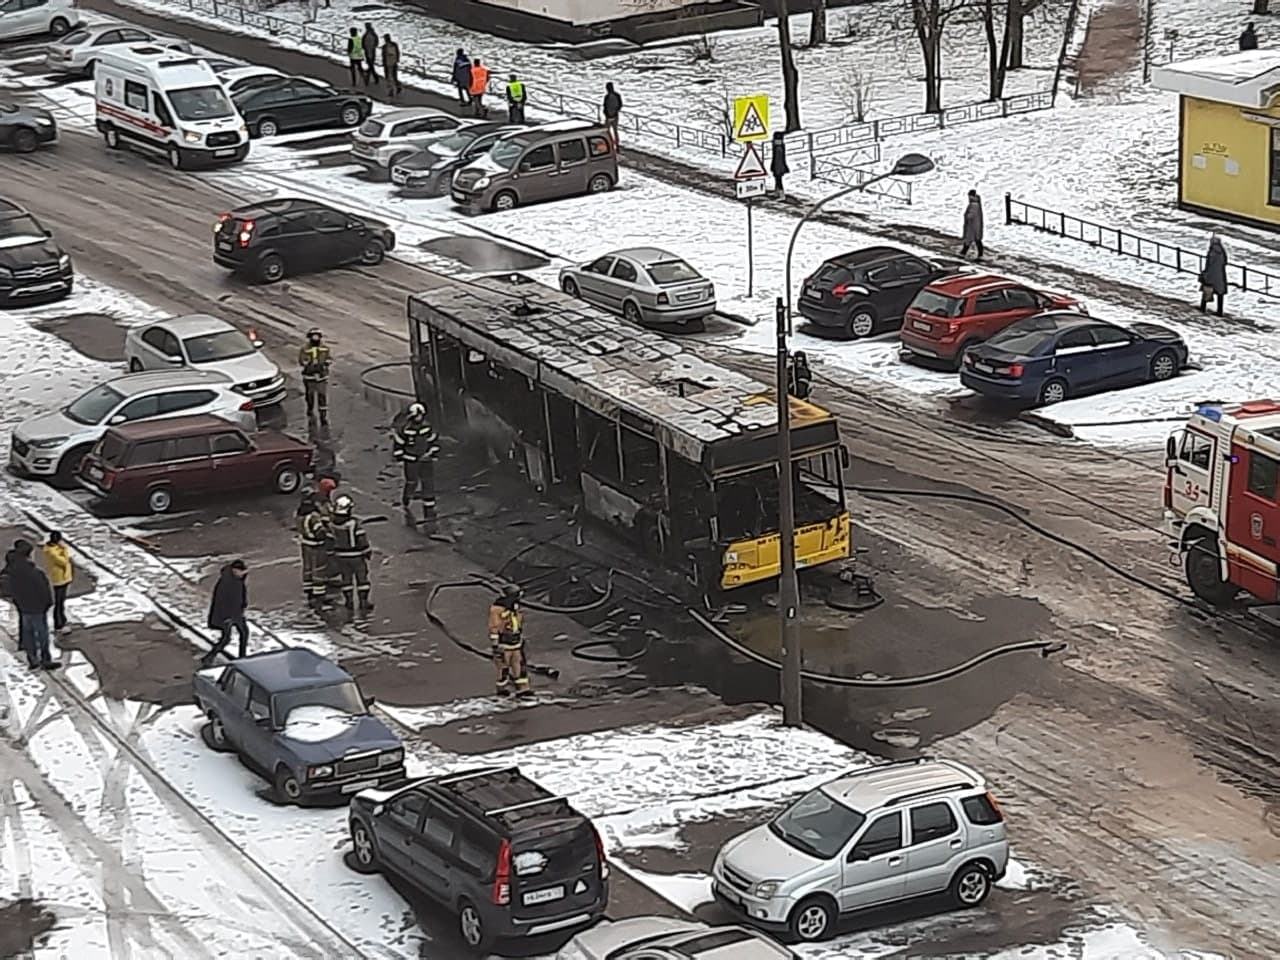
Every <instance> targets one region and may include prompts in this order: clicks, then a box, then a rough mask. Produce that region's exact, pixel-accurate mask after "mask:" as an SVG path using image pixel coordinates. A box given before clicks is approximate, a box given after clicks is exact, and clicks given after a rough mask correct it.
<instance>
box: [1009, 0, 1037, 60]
mask: <svg viewBox="0 0 1280 960" xmlns="http://www.w3.org/2000/svg"><path fill="white" fill-rule="evenodd" d="M1043 3H1044V0H1009V6H1008V7H1007V8H1006V10H1005V21H1004V29H1005V45H1006V46H1007V47H1008V50H1009V55H1008V58H1007V59H1006V61H1005V62H1006V64H1007V65H1008V69H1010V70H1020V69H1022V67H1024V66H1026V64H1025V63H1024V62H1023V57H1024V54H1023V43H1022V36H1023V27H1024V21H1025V20H1026V18H1027V16H1028V15H1029V14H1031V13H1034V12H1035V11H1036V9H1037V8H1039V7H1040V6H1041V5H1042V4H1043Z"/></svg>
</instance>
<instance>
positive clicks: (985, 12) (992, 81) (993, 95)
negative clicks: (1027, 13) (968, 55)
mask: <svg viewBox="0 0 1280 960" xmlns="http://www.w3.org/2000/svg"><path fill="white" fill-rule="evenodd" d="M982 31H983V33H985V34H986V35H987V99H988V100H999V99H1000V91H1001V87H1002V86H1003V83H1002V80H1003V78H1002V77H1001V76H1000V51H999V50H997V49H996V10H995V0H985V2H984V3H983V4H982ZM1007 35H1008V34H1007V33H1006V36H1007Z"/></svg>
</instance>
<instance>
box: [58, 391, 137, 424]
mask: <svg viewBox="0 0 1280 960" xmlns="http://www.w3.org/2000/svg"><path fill="white" fill-rule="evenodd" d="M123 399H124V396H123V395H122V394H120V393H117V392H116V391H115V390H112V389H111V388H110V387H109V386H107V385H106V384H105V383H103V384H100V385H98V386H96V387H94V388H93V389H92V390H90V391H89V392H88V393H82V394H80V396H78V397H76V399H75V400H72V401H71V403H70V404H69V405H67V406H66V407H63V409H62V412H63V413H65V414H66V415H67V416H68V417H70V418H71V419H72V420H74V421H75V422H76V423H83V424H85V425H86V426H87V425H90V424H95V423H101V422H102V421H103V420H105V419H107V415H108V414H110V413H111V411H112V410H114V409H115V408H116V407H118V406H119V405H120V401H121V400H123Z"/></svg>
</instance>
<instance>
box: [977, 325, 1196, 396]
mask: <svg viewBox="0 0 1280 960" xmlns="http://www.w3.org/2000/svg"><path fill="white" fill-rule="evenodd" d="M1186 365H1187V345H1186V343H1185V342H1183V339H1182V337H1180V336H1179V335H1178V334H1177V333H1176V332H1174V331H1173V330H1170V329H1169V328H1168V327H1161V326H1158V325H1157V324H1154V323H1135V324H1134V325H1133V326H1132V327H1121V326H1118V325H1117V324H1114V323H1107V322H1106V321H1103V320H1098V319H1096V318H1094V317H1089V316H1085V315H1084V314H1079V313H1071V312H1068V311H1054V312H1050V313H1041V314H1038V315H1036V316H1034V317H1027V318H1026V319H1025V320H1019V321H1018V322H1016V323H1014V324H1011V325H1010V326H1008V327H1006V328H1005V329H1004V330H1002V331H1000V332H999V333H998V334H996V335H995V336H994V337H992V338H991V339H990V340H988V341H987V342H986V343H981V344H978V345H977V346H974V347H970V348H969V350H968V351H967V352H966V353H965V358H964V365H963V366H962V367H961V368H960V382H961V383H963V384H964V385H965V386H966V387H968V388H969V389H970V390H972V391H974V392H975V393H980V394H982V395H983V396H986V397H991V398H992V399H994V400H1009V401H1013V402H1016V403H1025V404H1034V405H1045V404H1051V403H1059V402H1061V401H1062V400H1065V399H1067V398H1068V397H1074V396H1080V395H1081V394H1085V393H1094V392H1097V391H1099V390H1109V389H1114V388H1116V387H1130V386H1134V385H1135V384H1139V383H1150V382H1153V381H1159V380H1168V379H1170V378H1172V377H1176V376H1177V375H1178V374H1179V373H1180V372H1181V371H1182V369H1183V368H1184V367H1185V366H1186Z"/></svg>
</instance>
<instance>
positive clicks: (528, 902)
mask: <svg viewBox="0 0 1280 960" xmlns="http://www.w3.org/2000/svg"><path fill="white" fill-rule="evenodd" d="M563 899H564V887H547V889H545V890H534V891H533V892H532V893H526V894H525V895H524V905H525V906H526V907H531V906H533V905H534V904H535V903H550V902H551V901H552V900H563Z"/></svg>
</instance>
